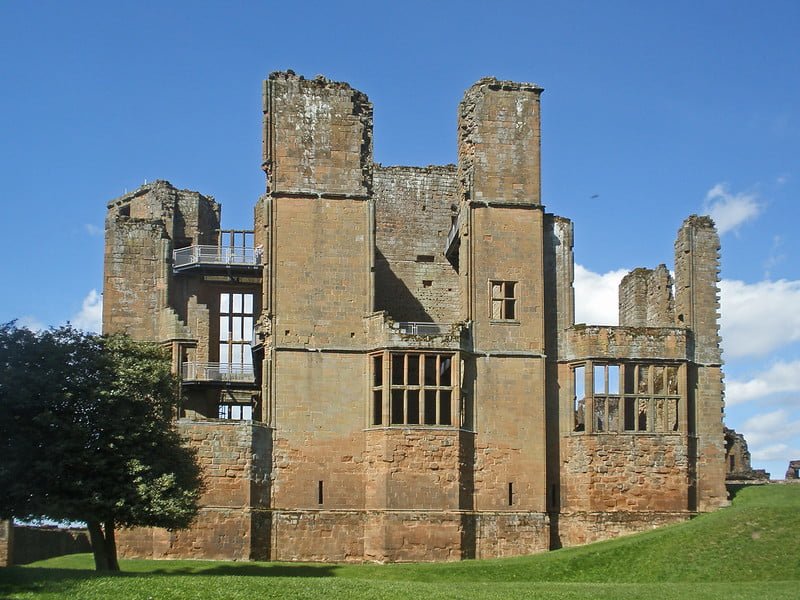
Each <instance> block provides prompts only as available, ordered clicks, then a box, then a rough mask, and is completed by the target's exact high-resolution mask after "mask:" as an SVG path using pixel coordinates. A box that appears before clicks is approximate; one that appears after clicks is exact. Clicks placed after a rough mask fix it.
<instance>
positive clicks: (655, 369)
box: [623, 364, 680, 431]
mask: <svg viewBox="0 0 800 600" xmlns="http://www.w3.org/2000/svg"><path fill="white" fill-rule="evenodd" d="M678 376H679V369H678V365H652V364H626V365H625V379H624V393H625V398H624V423H623V426H624V430H625V431H678V406H679V402H680V394H679V386H678Z"/></svg>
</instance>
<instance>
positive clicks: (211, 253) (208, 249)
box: [172, 246, 261, 269]
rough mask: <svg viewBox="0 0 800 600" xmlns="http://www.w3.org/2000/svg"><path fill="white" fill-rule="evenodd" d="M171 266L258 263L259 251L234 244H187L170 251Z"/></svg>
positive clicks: (253, 264)
mask: <svg viewBox="0 0 800 600" xmlns="http://www.w3.org/2000/svg"><path fill="white" fill-rule="evenodd" d="M172 256H173V266H174V267H175V268H176V269H178V268H181V267H187V266H190V265H252V266H255V265H258V264H259V263H260V262H261V251H260V249H258V248H244V247H235V246H187V247H186V248H179V249H178V250H175V251H174V252H173V253H172Z"/></svg>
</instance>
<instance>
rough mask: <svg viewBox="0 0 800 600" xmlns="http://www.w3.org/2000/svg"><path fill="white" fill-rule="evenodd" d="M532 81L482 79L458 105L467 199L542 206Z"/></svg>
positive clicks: (535, 90) (538, 91)
mask: <svg viewBox="0 0 800 600" xmlns="http://www.w3.org/2000/svg"><path fill="white" fill-rule="evenodd" d="M542 91H543V89H542V88H541V87H539V86H537V85H535V84H532V83H516V82H511V81H498V80H497V79H494V78H491V77H487V78H484V79H481V80H480V81H478V82H477V83H476V84H475V85H473V86H472V87H470V88H469V90H467V91H466V93H465V94H464V99H463V100H462V101H461V104H460V105H459V140H458V156H459V173H460V178H461V185H462V187H463V189H464V190H467V191H468V192H469V198H470V199H471V200H479V201H503V202H509V203H522V204H527V203H533V204H539V203H540V202H541V173H540V168H541V161H540V146H541V135H540V117H539V95H540V94H541V92H542Z"/></svg>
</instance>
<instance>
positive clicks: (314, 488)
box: [103, 71, 727, 561]
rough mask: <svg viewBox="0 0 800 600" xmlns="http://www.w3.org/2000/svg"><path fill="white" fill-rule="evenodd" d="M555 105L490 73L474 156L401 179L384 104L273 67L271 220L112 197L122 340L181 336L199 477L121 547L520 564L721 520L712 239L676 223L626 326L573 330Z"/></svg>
mask: <svg viewBox="0 0 800 600" xmlns="http://www.w3.org/2000/svg"><path fill="white" fill-rule="evenodd" d="M542 91H543V90H542V88H541V87H539V86H537V85H534V84H529V83H516V82H510V81H498V80H495V79H491V78H487V79H482V80H480V81H479V82H477V83H476V84H475V85H473V86H472V87H471V88H470V89H469V90H467V92H466V94H465V96H464V98H463V100H462V102H461V103H460V105H459V107H458V139H457V143H458V164H457V165H445V166H430V167H422V168H420V167H384V166H382V165H380V164H377V163H375V162H374V161H373V153H372V105H371V103H370V102H369V100H368V98H367V96H366V95H365V94H363V93H361V92H359V91H357V90H355V89H353V88H351V87H350V86H349V85H348V84H346V83H338V82H332V81H329V80H327V79H324V78H321V77H318V78H316V79H313V80H307V79H304V78H303V77H300V76H297V75H295V74H294V73H292V72H291V71H288V72H279V73H273V74H271V75H270V76H269V78H268V80H266V81H265V82H264V95H263V101H264V102H263V106H264V121H263V169H264V171H265V173H266V179H267V186H266V193H265V194H264V195H263V196H261V197H260V198H259V199H258V201H257V202H256V204H255V211H254V225H253V229H252V230H247V231H242V230H224V229H222V227H221V222H220V206H219V204H217V202H215V201H214V199H213V198H211V197H208V196H205V195H203V194H200V193H198V192H193V191H186V190H178V189H175V188H174V187H172V186H171V185H170V184H169V183H167V182H165V181H156V182H154V183H150V184H146V185H144V186H142V187H141V188H139V189H137V190H136V191H134V192H131V193H128V194H125V195H124V196H122V197H119V198H117V199H115V200H113V201H112V202H110V203H109V204H108V213H107V217H106V226H105V227H106V246H105V275H104V303H103V327H104V331H105V332H107V333H110V332H120V331H124V332H128V333H129V334H131V335H132V336H134V337H135V338H137V339H142V340H155V341H158V342H160V343H162V344H164V345H166V346H168V347H170V348H171V350H172V356H173V362H174V369H175V372H176V373H179V374H180V376H181V381H182V383H181V388H182V401H181V406H180V410H179V415H178V426H179V428H180V429H181V431H182V433H183V435H184V437H185V438H186V440H187V442H188V443H190V444H192V445H193V446H194V447H196V448H197V450H198V456H199V459H200V461H201V463H202V465H203V469H204V478H205V482H206V489H205V492H204V496H203V500H202V509H201V511H200V514H199V516H198V518H197V520H196V522H195V523H194V525H193V526H192V527H191V528H190V529H188V530H185V531H165V530H160V529H146V528H144V529H133V530H127V531H123V532H121V534H120V536H119V537H120V539H119V546H120V551H121V553H122V554H123V555H126V556H146V557H156V558H161V557H191V558H225V559H241V560H248V559H258V560H312V561H313V560H324V561H362V560H373V561H429V560H458V559H464V558H488V557H500V556H512V555H520V554H526V553H533V552H540V551H544V550H548V549H551V548H558V547H561V546H571V545H576V544H582V543H586V542H591V541H594V540H599V539H604V538H609V537H613V536H616V535H621V534H624V533H630V532H634V531H640V530H643V529H647V528H651V527H653V526H656V525H659V524H664V523H671V522H676V521H681V520H684V519H687V518H689V517H690V516H692V515H693V514H696V513H697V512H703V511H711V510H714V509H716V508H718V507H720V506H723V505H725V504H727V495H726V491H725V472H726V465H725V456H726V454H725V443H724V440H723V425H722V416H723V415H722V410H723V400H722V396H723V386H722V373H721V364H722V361H721V351H720V339H719V328H718V317H719V315H718V310H719V304H718V289H717V281H718V277H719V237H718V235H717V233H716V230H715V228H714V224H713V223H712V221H711V220H710V219H709V218H708V217H698V216H691V217H689V218H688V219H686V220H685V221H684V223H683V224H682V225H681V226H680V228H679V230H678V236H677V241H676V243H675V265H674V274H675V281H674V282H673V280H672V276H671V274H670V272H669V271H668V270H667V268H666V267H665V266H663V265H661V266H658V267H657V268H655V269H636V270H634V271H632V272H631V273H630V274H629V275H628V276H627V277H625V279H624V280H623V281H622V284H621V285H620V296H619V315H620V319H619V326H613V327H611V326H594V325H583V324H575V322H574V296H573V253H572V236H573V229H572V223H571V222H570V221H569V220H568V219H566V218H564V217H560V216H556V215H553V214H550V213H547V212H545V207H544V205H543V204H542V198H541V185H540V95H541V93H542ZM673 290H674V293H673Z"/></svg>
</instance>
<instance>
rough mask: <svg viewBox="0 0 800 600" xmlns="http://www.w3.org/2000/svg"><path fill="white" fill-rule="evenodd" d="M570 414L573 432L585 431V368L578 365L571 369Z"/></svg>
mask: <svg viewBox="0 0 800 600" xmlns="http://www.w3.org/2000/svg"><path fill="white" fill-rule="evenodd" d="M572 390H573V395H572V414H573V416H574V426H573V430H574V431H584V430H585V429H586V367H584V366H583V365H578V366H576V367H574V368H573V369H572Z"/></svg>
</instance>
